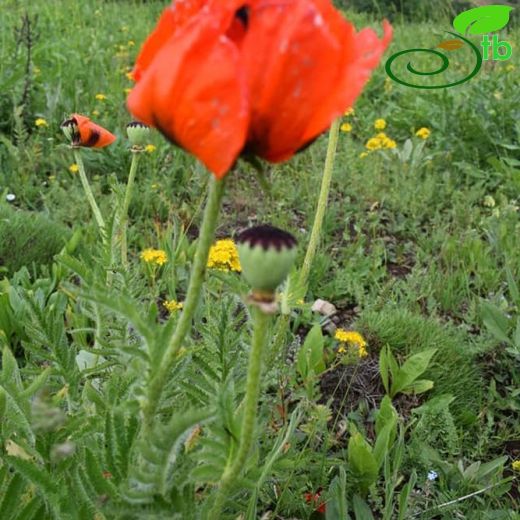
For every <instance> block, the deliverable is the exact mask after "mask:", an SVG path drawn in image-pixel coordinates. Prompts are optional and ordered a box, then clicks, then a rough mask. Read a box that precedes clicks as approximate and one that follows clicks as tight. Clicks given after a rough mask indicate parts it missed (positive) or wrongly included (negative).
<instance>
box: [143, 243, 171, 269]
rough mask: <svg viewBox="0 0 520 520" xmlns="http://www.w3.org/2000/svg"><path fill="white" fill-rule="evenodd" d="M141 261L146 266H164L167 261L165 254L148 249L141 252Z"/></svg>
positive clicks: (159, 250) (160, 250) (158, 250)
mask: <svg viewBox="0 0 520 520" xmlns="http://www.w3.org/2000/svg"><path fill="white" fill-rule="evenodd" d="M140 256H141V260H144V261H145V262H146V263H147V264H157V265H164V264H165V263H166V262H167V261H168V257H167V256H166V252H165V251H163V250H162V249H152V248H150V247H149V248H148V249H145V250H144V251H142V252H141V255H140Z"/></svg>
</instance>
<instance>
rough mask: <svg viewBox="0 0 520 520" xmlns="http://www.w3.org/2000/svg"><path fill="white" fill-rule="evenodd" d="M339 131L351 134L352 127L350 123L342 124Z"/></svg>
mask: <svg viewBox="0 0 520 520" xmlns="http://www.w3.org/2000/svg"><path fill="white" fill-rule="evenodd" d="M340 130H341V131H342V132H352V125H351V124H350V123H343V124H342V125H341V126H340Z"/></svg>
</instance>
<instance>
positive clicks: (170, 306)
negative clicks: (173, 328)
mask: <svg viewBox="0 0 520 520" xmlns="http://www.w3.org/2000/svg"><path fill="white" fill-rule="evenodd" d="M163 305H164V307H165V309H166V310H167V311H168V312H169V313H170V314H173V313H174V312H177V311H180V310H181V309H182V308H183V307H184V304H183V303H182V302H178V301H177V300H166V301H165V302H164V303H163Z"/></svg>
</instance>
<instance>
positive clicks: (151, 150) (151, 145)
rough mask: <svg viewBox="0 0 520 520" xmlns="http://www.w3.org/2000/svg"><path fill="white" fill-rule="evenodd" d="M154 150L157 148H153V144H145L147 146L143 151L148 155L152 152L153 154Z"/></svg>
mask: <svg viewBox="0 0 520 520" xmlns="http://www.w3.org/2000/svg"><path fill="white" fill-rule="evenodd" d="M155 150H157V147H156V146H154V145H153V144H147V145H146V146H145V147H144V151H145V152H148V153H153V152H155Z"/></svg>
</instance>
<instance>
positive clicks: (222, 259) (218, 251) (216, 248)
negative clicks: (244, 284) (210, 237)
mask: <svg viewBox="0 0 520 520" xmlns="http://www.w3.org/2000/svg"><path fill="white" fill-rule="evenodd" d="M207 266H208V268H209V269H219V270H220V271H237V272H240V271H241V267H240V260H239V259H238V251H237V246H236V245H235V242H233V240H231V239H230V238H226V239H224V240H217V241H216V242H215V243H214V244H213V245H212V246H211V249H210V250H209V257H208V264H207Z"/></svg>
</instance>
